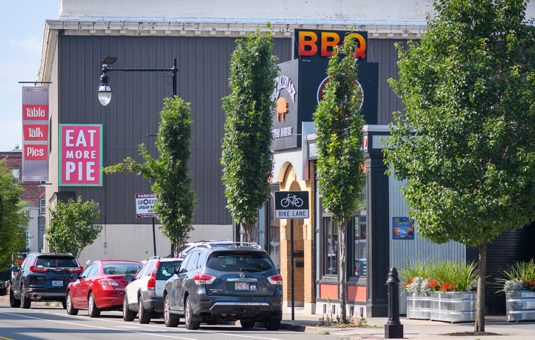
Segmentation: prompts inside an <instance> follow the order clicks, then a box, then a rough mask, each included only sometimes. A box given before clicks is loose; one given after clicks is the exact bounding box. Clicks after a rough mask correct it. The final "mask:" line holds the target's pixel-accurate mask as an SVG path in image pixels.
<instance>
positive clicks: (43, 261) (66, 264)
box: [35, 257, 78, 268]
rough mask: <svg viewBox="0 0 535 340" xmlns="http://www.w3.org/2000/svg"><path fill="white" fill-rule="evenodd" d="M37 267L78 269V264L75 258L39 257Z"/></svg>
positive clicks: (36, 262)
mask: <svg viewBox="0 0 535 340" xmlns="http://www.w3.org/2000/svg"><path fill="white" fill-rule="evenodd" d="M35 266H36V267H41V266H42V267H46V268H55V267H59V268H73V267H78V262H76V259H75V258H74V257H38V258H37V261H35Z"/></svg>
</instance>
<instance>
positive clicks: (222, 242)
mask: <svg viewBox="0 0 535 340" xmlns="http://www.w3.org/2000/svg"><path fill="white" fill-rule="evenodd" d="M233 243H234V242H233V241H231V240H203V241H197V242H190V243H186V244H185V245H184V246H183V247H182V248H181V249H180V252H179V253H178V257H180V258H182V259H183V258H185V257H186V255H188V253H189V252H190V251H192V250H193V249H194V248H195V247H198V246H202V245H207V244H209V245H212V246H216V245H232V244H233Z"/></svg>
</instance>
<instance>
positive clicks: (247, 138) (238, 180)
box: [221, 31, 278, 242]
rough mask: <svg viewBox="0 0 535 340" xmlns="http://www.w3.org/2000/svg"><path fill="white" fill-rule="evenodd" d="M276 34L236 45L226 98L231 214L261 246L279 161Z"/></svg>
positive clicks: (225, 169) (225, 139)
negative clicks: (264, 209)
mask: <svg viewBox="0 0 535 340" xmlns="http://www.w3.org/2000/svg"><path fill="white" fill-rule="evenodd" d="M272 49H273V39H272V35H271V33H265V34H261V33H260V32H258V31H257V32H256V34H254V35H253V34H251V35H249V36H247V38H246V39H244V40H238V41H237V42H236V49H235V50H234V53H233V54H232V58H231V61H230V77H229V86H230V89H231V93H230V94H229V95H228V96H227V97H224V98H223V109H224V110H225V112H226V122H225V136H224V137H223V152H222V157H221V164H222V165H223V177H222V179H223V184H224V185H225V196H226V198H227V202H228V205H227V207H228V209H229V210H230V213H231V214H232V217H233V218H234V221H235V222H236V223H239V224H241V225H242V226H243V228H244V231H245V241H247V242H256V241H257V235H256V229H255V224H256V221H257V216H258V209H259V208H260V207H261V206H262V204H264V202H266V200H267V199H268V195H269V177H270V175H271V169H272V161H273V156H272V153H271V150H270V146H271V140H272V136H271V120H272V118H271V115H272V108H273V103H272V102H271V100H270V98H269V97H270V95H271V93H272V92H273V89H274V86H275V82H274V79H275V77H276V76H277V69H278V68H277V65H276V64H275V62H276V58H275V57H274V56H272V55H271V50H272Z"/></svg>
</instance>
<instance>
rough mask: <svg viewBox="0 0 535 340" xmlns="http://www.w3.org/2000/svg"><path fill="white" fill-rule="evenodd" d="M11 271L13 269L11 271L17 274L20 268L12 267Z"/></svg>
mask: <svg viewBox="0 0 535 340" xmlns="http://www.w3.org/2000/svg"><path fill="white" fill-rule="evenodd" d="M10 269H11V271H12V272H13V273H16V272H18V271H19V267H17V266H11V268H10Z"/></svg>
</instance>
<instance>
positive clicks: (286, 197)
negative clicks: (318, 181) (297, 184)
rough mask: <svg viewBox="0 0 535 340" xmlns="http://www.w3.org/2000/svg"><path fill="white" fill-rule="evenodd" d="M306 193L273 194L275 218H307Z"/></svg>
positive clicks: (279, 192)
mask: <svg viewBox="0 0 535 340" xmlns="http://www.w3.org/2000/svg"><path fill="white" fill-rule="evenodd" d="M308 217H309V215H308V191H277V192H275V218H277V219H305V218H308Z"/></svg>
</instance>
